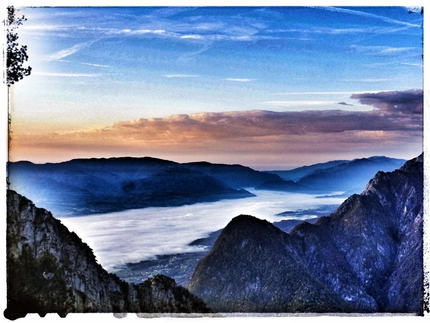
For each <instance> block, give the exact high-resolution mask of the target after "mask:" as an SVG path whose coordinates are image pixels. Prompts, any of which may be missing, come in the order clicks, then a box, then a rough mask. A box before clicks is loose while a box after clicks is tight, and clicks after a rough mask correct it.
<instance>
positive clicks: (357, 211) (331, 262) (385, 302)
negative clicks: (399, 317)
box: [189, 156, 423, 313]
mask: <svg viewBox="0 0 430 323" xmlns="http://www.w3.org/2000/svg"><path fill="white" fill-rule="evenodd" d="M422 160H423V158H422V156H420V157H418V158H415V159H413V160H411V161H409V162H407V163H405V165H404V166H403V167H401V168H400V169H398V170H396V171H393V172H391V173H383V172H380V173H378V174H377V175H376V176H375V177H374V179H372V180H371V181H370V183H369V185H368V188H367V189H366V190H365V191H364V192H363V193H362V194H360V195H359V194H355V195H352V196H351V197H349V198H348V199H347V200H346V201H345V202H344V203H343V204H342V205H341V206H340V207H339V208H338V210H337V211H336V212H334V213H333V214H331V215H330V216H329V217H323V218H321V219H319V220H318V221H317V222H316V223H315V224H309V223H304V224H300V225H298V226H296V227H295V228H294V229H293V230H292V231H291V233H290V234H287V233H284V232H282V231H280V230H277V229H275V227H274V226H273V225H272V224H270V223H268V222H267V221H264V220H259V219H257V218H254V217H252V216H246V215H240V216H238V217H236V218H234V219H233V220H232V221H231V222H230V223H229V224H228V225H227V226H226V228H225V229H224V230H223V231H222V233H221V235H220V236H219V238H218V240H217V241H216V242H215V244H214V246H213V248H212V250H211V251H210V253H209V254H208V255H207V256H206V257H205V258H203V259H202V260H201V261H200V262H199V264H198V265H197V267H196V270H195V272H194V274H193V277H192V279H191V282H190V284H189V289H190V290H191V291H192V292H193V293H195V294H196V295H198V296H200V297H201V298H202V299H203V300H204V301H206V302H207V304H208V305H209V306H211V307H212V308H213V309H215V310H218V311H225V312H254V311H255V312H264V311H273V312H295V311H300V312H319V311H322V312H379V311H382V312H387V311H390V312H408V313H411V312H413V313H417V312H418V313H420V312H421V311H422V300H423V293H422V283H423V272H422V265H423V263H422V256H423V251H422V250H423V249H422V248H423V241H422V235H423V228H422V226H423V163H422ZM411 277H413V279H411Z"/></svg>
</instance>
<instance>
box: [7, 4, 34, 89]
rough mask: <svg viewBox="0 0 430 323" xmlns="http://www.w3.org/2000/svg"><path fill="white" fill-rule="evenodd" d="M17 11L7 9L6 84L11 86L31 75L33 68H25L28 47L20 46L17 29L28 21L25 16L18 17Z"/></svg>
mask: <svg viewBox="0 0 430 323" xmlns="http://www.w3.org/2000/svg"><path fill="white" fill-rule="evenodd" d="M16 11H17V10H15V8H14V7H13V6H9V7H7V19H6V21H5V25H6V36H7V53H6V69H7V76H6V84H7V86H10V85H11V84H14V83H15V82H18V81H19V80H22V79H23V78H24V76H28V75H30V73H31V66H28V67H23V64H24V62H26V61H27V60H28V55H27V46H26V45H22V46H20V45H19V44H18V38H19V37H18V33H17V29H18V27H19V26H21V25H22V24H23V23H24V21H26V20H27V18H25V17H24V16H22V17H18V16H17V13H16Z"/></svg>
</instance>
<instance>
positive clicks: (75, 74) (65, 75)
mask: <svg viewBox="0 0 430 323" xmlns="http://www.w3.org/2000/svg"><path fill="white" fill-rule="evenodd" d="M32 74H33V75H39V76H51V77H100V76H101V74H91V73H41V72H35V73H32Z"/></svg>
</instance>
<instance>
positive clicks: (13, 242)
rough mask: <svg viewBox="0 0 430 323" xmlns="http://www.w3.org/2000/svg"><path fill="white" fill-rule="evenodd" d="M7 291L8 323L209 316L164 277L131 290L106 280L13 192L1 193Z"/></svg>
mask: <svg viewBox="0 0 430 323" xmlns="http://www.w3.org/2000/svg"><path fill="white" fill-rule="evenodd" d="M7 286H8V291H7V309H6V311H5V316H6V317H7V318H10V319H15V318H18V317H22V316H25V315H26V314H27V313H39V314H41V315H44V314H46V313H52V312H54V313H59V314H60V315H66V314H67V313H71V312H79V313H82V312H113V313H120V312H136V313H139V312H142V313H153V312H162V313H173V312H187V313H188V312H210V309H209V308H208V307H207V306H206V305H205V304H204V303H203V302H202V301H201V300H200V299H199V298H197V297H195V296H194V295H192V294H191V293H190V292H189V291H188V290H187V289H185V288H184V287H182V286H177V285H176V283H175V281H174V280H173V279H171V278H169V277H165V276H161V275H158V276H155V277H153V278H151V279H149V280H146V281H145V282H143V283H141V284H137V285H135V284H129V283H126V282H124V281H122V280H120V279H119V278H118V277H117V276H116V275H114V274H109V273H108V272H106V271H105V270H104V269H103V268H102V267H101V265H100V264H98V263H97V260H96V258H95V256H94V254H93V252H92V250H91V248H90V247H89V246H88V245H86V244H85V243H83V242H82V241H81V239H80V238H79V237H78V236H77V235H76V234H75V233H73V232H70V231H69V230H68V229H67V228H66V227H65V226H64V225H63V224H61V222H60V221H59V220H58V219H55V218H54V217H53V216H52V214H51V213H50V212H48V211H46V210H44V209H40V208H37V207H35V206H34V204H33V203H32V202H31V201H30V200H28V199H27V198H25V197H23V196H21V195H19V194H17V193H16V192H14V191H8V192H7Z"/></svg>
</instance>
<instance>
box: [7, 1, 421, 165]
mask: <svg viewBox="0 0 430 323" xmlns="http://www.w3.org/2000/svg"><path fill="white" fill-rule="evenodd" d="M20 14H23V15H25V17H26V18H27V21H26V22H25V23H24V25H22V26H20V27H19V29H18V33H19V36H20V38H19V42H20V44H25V45H27V46H28V50H27V51H28V54H29V60H28V62H27V63H28V65H30V66H31V67H32V73H31V75H30V76H28V77H25V78H24V79H23V80H22V81H20V82H18V83H17V84H15V85H12V87H11V101H10V102H11V104H10V113H11V120H12V121H11V128H10V130H11V132H10V136H11V144H10V153H9V159H10V160H11V161H17V160H30V161H32V162H36V163H45V162H59V161H65V160H70V159H73V158H91V157H97V158H100V157H106V158H107V157H113V156H135V157H141V156H152V157H158V158H163V159H169V160H174V161H178V162H188V161H200V160H206V161H210V162H215V163H227V164H243V165H246V166H250V167H254V168H257V169H288V168H292V167H297V166H302V165H309V164H313V163H317V162H325V161H329V160H334V159H353V158H361V157H369V156H374V155H385V156H389V157H396V158H405V159H410V158H413V157H415V156H417V155H419V154H420V153H421V152H422V150H423V143H422V140H423V60H422V55H423V28H422V26H423V16H422V15H421V13H420V10H419V8H418V9H417V8H415V7H409V8H408V7H392V6H390V7H387V6H382V7H370V6H363V7H359V6H354V7H328V6H322V7H317V6H308V7H279V6H268V7H257V6H255V7H254V6H248V7H231V6H219V7H207V6H201V7H184V6H179V7H154V6H150V7H22V8H20Z"/></svg>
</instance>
